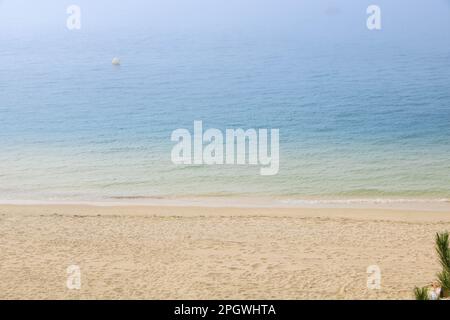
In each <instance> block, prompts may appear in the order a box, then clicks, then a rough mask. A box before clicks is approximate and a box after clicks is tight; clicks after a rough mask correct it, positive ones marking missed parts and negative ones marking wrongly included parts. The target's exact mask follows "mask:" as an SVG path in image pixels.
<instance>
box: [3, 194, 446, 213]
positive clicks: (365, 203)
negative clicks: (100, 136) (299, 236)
mask: <svg viewBox="0 0 450 320" xmlns="http://www.w3.org/2000/svg"><path fill="white" fill-rule="evenodd" d="M1 206H87V207H186V208H190V207H197V208H202V207H204V208H242V209H245V208H250V209H251V208H267V209H283V208H284V209H295V208H297V209H368V210H371V209H374V210H375V209H376V210H400V211H404V210H409V211H422V212H447V213H450V200H449V199H402V198H397V199H396V198H385V199H384V198H376V199H370V198H360V199H356V198H348V199H292V198H267V197H265V198H263V197H258V198H256V197H254V198H251V197H246V198H238V197H192V198H181V197H179V198H178V197H173V198H170V197H167V198H120V199H103V200H87V201H83V200H0V207H1Z"/></svg>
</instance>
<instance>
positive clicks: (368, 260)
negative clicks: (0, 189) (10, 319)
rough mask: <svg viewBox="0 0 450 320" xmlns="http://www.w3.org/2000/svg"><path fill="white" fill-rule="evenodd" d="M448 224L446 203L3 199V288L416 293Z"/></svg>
mask: <svg viewBox="0 0 450 320" xmlns="http://www.w3.org/2000/svg"><path fill="white" fill-rule="evenodd" d="M442 230H450V214H449V211H447V210H442V209H441V210H439V211H435V212H433V211H431V210H427V211H418V210H398V209H397V210H387V209H361V208H359V209H345V208H339V209H332V208H314V209H311V208H310V209H308V208H239V207H234V208H213V207H193V206H186V207H183V206H88V205H28V206H24V205H21V206H20V205H2V206H0V298H1V299H25V298H26V299H81V298H84V299H101V298H105V299H135V298H136V299H320V298H323V299H386V298H388V299H391V298H393V299H396V298H401V299H411V298H413V294H412V290H413V288H414V286H416V285H417V286H419V285H425V284H428V283H429V282H430V281H432V280H433V279H434V278H435V274H436V272H437V271H438V269H439V266H438V262H437V259H436V257H435V253H434V247H433V245H434V235H435V233H436V232H438V231H442ZM73 264H76V265H78V266H79V267H80V269H81V279H82V285H81V289H80V290H69V289H67V288H66V279H67V273H66V268H67V267H68V266H69V265H73ZM370 265H378V266H379V267H380V268H381V272H382V278H381V288H380V289H379V290H375V289H372V290H369V289H367V276H368V274H367V267H368V266H370Z"/></svg>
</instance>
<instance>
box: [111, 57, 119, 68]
mask: <svg viewBox="0 0 450 320" xmlns="http://www.w3.org/2000/svg"><path fill="white" fill-rule="evenodd" d="M112 64H113V65H115V66H118V65H120V59H119V58H117V57H114V58H113V59H112Z"/></svg>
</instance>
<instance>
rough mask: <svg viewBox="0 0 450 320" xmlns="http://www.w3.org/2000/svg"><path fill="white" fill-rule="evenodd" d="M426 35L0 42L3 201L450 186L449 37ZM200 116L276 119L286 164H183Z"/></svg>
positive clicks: (329, 194)
mask: <svg viewBox="0 0 450 320" xmlns="http://www.w3.org/2000/svg"><path fill="white" fill-rule="evenodd" d="M99 39H101V40H99ZM419 40H420V41H417V42H414V43H408V42H402V43H398V42H396V41H393V40H387V39H385V38H384V37H382V36H375V37H370V39H368V38H367V37H355V38H351V39H346V40H345V41H329V40H320V39H301V38H296V37H295V36H285V37H273V36H272V37H265V36H264V35H261V34H260V35H252V34H239V33H232V32H223V33H222V34H206V33H205V34H204V35H190V34H187V33H186V34H184V33H181V32H180V33H171V34H164V35H162V34H144V33H143V34H133V36H130V35H126V34H121V35H117V36H109V37H104V38H101V37H99V36H98V35H91V34H89V33H86V32H84V33H83V32H81V33H78V34H76V35H74V34H73V33H71V34H70V37H68V36H67V35H65V36H64V37H61V36H56V35H55V36H52V35H49V37H48V38H46V37H43V38H39V39H36V38H20V39H15V38H13V37H11V38H8V39H2V45H1V47H0V61H1V63H0V200H5V199H14V200H17V199H28V200H30V199H35V200H49V199H61V200H62V199H64V200H67V199H70V200H72V199H73V200H81V199H83V200H91V199H113V198H116V199H117V198H127V197H131V198H133V197H149V198H152V197H173V196H183V197H190V196H269V197H290V198H299V199H301V198H311V197H314V198H344V199H347V198H427V199H428V198H432V199H435V198H449V197H450V179H449V174H450V139H449V137H450V40H449V39H448V38H447V40H448V41H442V39H441V40H439V41H437V40H436V41H434V40H429V41H427V39H419ZM114 56H119V57H120V58H121V61H122V64H121V66H120V67H116V66H112V65H111V59H112V58H113V57H114ZM194 120H202V121H203V126H204V127H205V128H218V129H221V130H225V129H226V128H244V129H247V128H279V129H280V170H279V173H278V174H277V175H275V176H261V175H259V167H258V166H177V165H174V164H173V163H172V162H171V159H170V153H171V149H172V147H173V145H174V143H173V142H171V141H170V135H171V132H172V131H173V130H175V129H177V128H187V129H189V130H191V132H192V130H193V122H194Z"/></svg>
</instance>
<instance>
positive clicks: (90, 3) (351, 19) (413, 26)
mask: <svg viewBox="0 0 450 320" xmlns="http://www.w3.org/2000/svg"><path fill="white" fill-rule="evenodd" d="M71 4H75V5H79V6H80V7H81V10H82V17H81V18H82V20H81V21H82V30H81V31H82V32H90V31H102V32H107V31H113V30H114V31H115V30H122V31H130V32H131V31H142V32H155V31H179V30H184V31H186V30H187V31H192V32H201V31H208V32H215V31H219V30H236V31H252V32H254V31H255V30H258V31H261V32H271V31H274V30H284V31H294V32H305V33H308V34H313V35H314V34H317V35H323V34H328V35H329V34H335V33H336V34H339V33H342V34H349V35H351V34H352V33H355V32H356V33H358V32H367V29H366V28H365V21H366V19H367V14H366V8H367V6H368V5H370V4H377V5H379V6H380V7H381V10H382V28H383V32H388V31H389V32H390V33H391V34H395V33H398V34H400V33H402V34H404V35H415V34H417V33H429V34H430V35H433V34H440V35H441V36H444V35H445V34H446V35H447V36H449V33H450V0H382V1H381V0H371V1H368V0H127V1H122V0H121V1H118V0H116V1H114V0H72V1H66V0H0V35H3V36H5V35H6V36H8V35H20V34H31V35H33V34H36V35H39V36H41V35H42V34H49V33H51V32H67V29H66V19H67V17H68V14H67V13H66V9H67V7H68V6H69V5H71ZM449 37H450V36H449Z"/></svg>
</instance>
